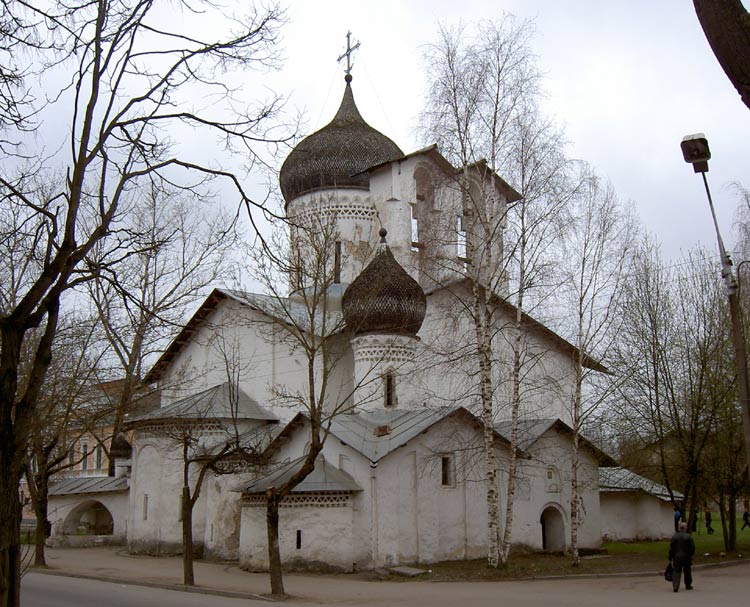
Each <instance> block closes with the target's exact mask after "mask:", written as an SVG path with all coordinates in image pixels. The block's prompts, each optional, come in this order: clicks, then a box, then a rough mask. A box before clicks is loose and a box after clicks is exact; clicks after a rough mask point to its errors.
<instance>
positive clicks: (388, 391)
mask: <svg viewBox="0 0 750 607" xmlns="http://www.w3.org/2000/svg"><path fill="white" fill-rule="evenodd" d="M383 382H384V384H385V385H384V388H385V408H386V409H391V408H393V407H395V406H396V378H395V377H394V376H393V373H392V372H390V371H389V372H388V373H386V374H385V375H384V376H383Z"/></svg>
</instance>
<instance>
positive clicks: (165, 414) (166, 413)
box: [128, 382, 279, 427]
mask: <svg viewBox="0 0 750 607" xmlns="http://www.w3.org/2000/svg"><path fill="white" fill-rule="evenodd" d="M168 419H169V420H174V419H179V420H200V419H255V420H265V421H272V422H277V421H279V419H278V418H277V417H276V416H275V415H274V414H273V413H271V412H270V411H268V410H266V409H264V408H263V407H261V406H260V405H259V404H258V401H256V400H255V399H253V398H250V397H249V396H248V395H247V394H246V393H245V392H244V391H243V390H242V389H238V390H237V395H236V396H233V395H232V394H231V387H230V384H229V383H228V382H225V383H223V384H219V385H217V386H213V387H212V388H208V389H207V390H203V391H201V392H198V393H196V394H191V395H190V396H186V397H185V398H181V399H179V400H176V401H175V402H173V403H171V404H169V405H167V406H165V407H160V408H159V409H156V410H155V411H151V412H149V413H144V414H142V415H138V416H136V417H133V418H130V419H128V426H130V427H132V426H134V425H139V424H142V423H144V422H150V421H157V420H158V421H163V420H168Z"/></svg>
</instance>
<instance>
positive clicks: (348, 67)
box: [336, 31, 359, 82]
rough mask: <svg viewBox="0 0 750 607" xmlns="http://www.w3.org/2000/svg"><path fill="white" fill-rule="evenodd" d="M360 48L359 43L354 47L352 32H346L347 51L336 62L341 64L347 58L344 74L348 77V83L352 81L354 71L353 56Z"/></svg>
mask: <svg viewBox="0 0 750 607" xmlns="http://www.w3.org/2000/svg"><path fill="white" fill-rule="evenodd" d="M358 48H359V42H357V43H356V44H355V45H354V46H352V33H351V31H348V32H346V50H345V51H344V52H343V53H342V54H341V55H339V58H338V59H337V60H336V61H338V62H339V63H341V61H342V60H343V59H344V58H345V57H346V69H345V70H344V72H346V76H347V82H349V80H351V77H352V75H351V71H352V67H354V66H353V64H352V55H353V54H354V51H356V50H357V49H358Z"/></svg>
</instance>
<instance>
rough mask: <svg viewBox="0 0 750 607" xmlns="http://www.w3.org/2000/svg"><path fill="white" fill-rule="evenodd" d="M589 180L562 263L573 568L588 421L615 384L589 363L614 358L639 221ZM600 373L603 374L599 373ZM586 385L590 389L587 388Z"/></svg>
mask: <svg viewBox="0 0 750 607" xmlns="http://www.w3.org/2000/svg"><path fill="white" fill-rule="evenodd" d="M583 171H584V173H585V178H584V179H583V180H582V185H581V187H580V188H579V193H578V195H577V196H576V197H574V198H573V200H571V204H570V207H569V210H570V217H571V222H570V225H569V231H568V233H567V234H566V237H565V239H564V241H563V242H564V246H563V251H562V252H563V259H562V260H561V267H562V268H563V272H564V274H565V283H564V285H563V289H564V291H565V299H566V300H567V301H566V303H567V305H566V306H564V308H563V309H569V310H570V312H571V314H570V317H571V318H572V319H573V323H574V326H572V327H571V329H572V330H573V331H574V333H575V338H574V339H573V340H572V343H573V345H575V346H576V354H575V359H574V370H573V373H574V389H573V394H572V397H571V401H572V402H571V406H570V409H571V419H572V428H573V450H572V456H571V470H570V483H571V497H570V550H571V554H572V559H573V566H578V565H580V556H579V553H578V529H579V527H580V524H581V522H582V512H581V509H580V500H581V495H580V478H579V466H580V460H579V447H580V441H581V434H582V430H583V427H584V424H585V423H586V421H587V420H588V419H589V418H590V416H591V415H592V414H593V413H594V412H595V411H596V409H597V407H598V406H599V405H601V403H602V402H603V400H605V399H606V398H607V396H608V393H609V391H610V390H611V389H612V386H613V384H612V382H611V381H609V380H608V379H607V380H605V381H603V382H602V381H598V382H589V381H587V380H588V379H589V376H590V375H591V374H592V373H593V372H594V371H593V369H592V368H591V365H587V364H586V356H587V355H589V356H591V355H593V356H594V357H595V358H596V359H597V360H598V361H599V362H600V363H604V364H605V365H606V361H607V360H608V359H609V358H612V356H613V348H614V346H615V344H616V340H617V338H618V334H619V329H620V323H621V316H620V314H619V306H618V305H617V304H618V302H619V299H620V297H621V296H622V291H623V287H624V282H625V280H627V278H628V277H629V276H630V274H631V272H632V267H631V263H630V260H631V256H632V254H633V250H634V247H635V243H636V238H637V235H638V231H637V223H636V221H635V219H634V218H633V216H632V214H629V213H628V211H627V210H626V209H624V208H623V207H622V206H621V205H620V204H619V203H618V201H617V197H616V195H615V193H614V191H613V189H612V186H611V184H609V183H606V182H602V181H601V180H600V179H599V178H598V177H597V176H596V175H594V174H592V173H591V172H590V169H588V168H587V167H583ZM597 375H599V373H597ZM584 388H587V390H586V391H584Z"/></svg>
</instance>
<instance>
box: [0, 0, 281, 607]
mask: <svg viewBox="0 0 750 607" xmlns="http://www.w3.org/2000/svg"><path fill="white" fill-rule="evenodd" d="M163 6H164V4H157V3H155V2H151V1H140V2H137V1H133V2H130V1H127V0H98V1H96V2H83V1H80V2H79V1H75V2H72V3H71V2H68V3H63V2H56V1H55V0H49V1H40V2H35V1H30V2H15V3H10V4H8V3H4V6H3V7H4V9H7V11H8V12H4V14H3V19H4V21H3V23H4V24H5V23H7V19H8V16H9V15H10V18H11V19H18V20H19V21H21V22H23V23H26V24H30V27H32V28H34V26H36V27H35V29H33V31H32V32H31V34H30V35H33V36H36V38H37V39H38V40H40V41H41V43H40V44H38V45H36V46H34V47H33V48H32V51H31V52H32V53H35V54H33V55H32V61H33V63H34V64H35V65H38V66H39V69H40V70H42V69H44V70H45V72H44V76H45V78H47V80H45V81H46V82H49V83H53V82H57V83H59V82H61V81H62V82H64V84H63V85H62V86H61V87H60V89H59V90H57V91H48V94H45V95H39V97H38V102H37V105H36V106H33V105H32V106H31V108H30V111H31V112H32V113H33V112H34V111H39V112H41V111H42V110H44V111H45V112H47V114H46V115H50V114H52V113H54V122H55V123H56V124H57V125H59V127H60V128H61V129H63V131H64V130H65V129H67V132H63V133H62V135H61V136H60V137H59V139H58V140H54V138H53V137H54V135H53V134H51V136H50V138H49V139H47V138H45V139H44V140H42V139H41V138H34V137H30V138H28V139H26V140H24V141H22V142H21V143H22V144H23V147H21V148H20V149H19V151H18V152H17V153H18V157H17V162H13V163H11V162H9V163H6V164H4V165H3V168H2V171H1V172H0V205H1V208H0V215H2V216H5V215H6V214H7V215H9V216H12V217H13V218H14V219H15V221H16V223H15V225H13V226H12V228H11V230H10V231H3V233H2V235H1V236H0V241H2V242H5V241H7V240H8V239H11V238H16V235H17V234H19V233H21V234H23V236H24V238H23V240H22V242H21V248H20V249H19V250H18V251H16V254H15V256H14V260H13V263H14V264H15V266H16V267H18V268H23V274H22V275H21V276H16V277H15V282H14V285H15V288H16V290H15V293H14V294H13V295H12V296H7V295H6V294H5V293H3V299H4V301H7V302H9V303H8V304H7V305H5V307H4V309H3V311H2V313H1V315H0V606H2V607H8V606H16V605H18V604H19V600H20V560H19V555H20V551H19V547H20V527H19V525H20V503H19V495H18V484H19V481H20V479H21V475H22V473H23V462H24V458H25V454H26V451H27V446H28V440H29V429H30V427H31V423H32V420H33V418H34V416H35V414H36V409H37V401H38V398H39V395H40V390H41V386H42V385H43V384H44V376H45V373H46V370H47V368H48V367H49V364H50V361H51V359H52V357H53V355H54V348H53V345H54V336H55V333H56V330H57V325H58V320H59V314H60V311H61V306H62V305H63V304H64V299H65V294H66V293H67V292H68V291H69V290H70V289H73V288H75V287H76V286H78V285H80V284H81V283H82V282H83V281H86V280H89V279H90V277H91V276H92V275H95V274H96V273H97V271H98V269H99V264H101V263H102V260H103V258H104V255H102V254H98V255H97V256H96V259H97V261H96V263H93V262H92V260H91V255H92V252H93V251H94V249H95V248H96V247H97V246H98V245H99V244H100V242H101V241H102V239H103V238H104V237H105V236H110V239H109V243H110V247H111V253H110V254H109V255H108V256H107V257H108V258H109V259H113V258H116V257H117V255H118V253H119V252H120V251H121V250H122V248H121V247H123V248H126V249H127V248H128V247H127V245H128V242H129V241H130V240H131V237H132V235H131V234H130V233H128V232H127V231H121V230H119V229H118V228H119V225H120V221H121V220H122V210H123V206H124V205H125V204H126V203H127V202H128V201H129V200H131V195H132V194H133V192H134V189H133V188H134V186H136V185H138V184H142V183H144V182H149V181H154V182H156V183H169V184H171V185H172V186H174V187H176V188H178V189H182V190H187V191H195V190H202V191H203V192H204V193H205V194H206V195H207V196H208V197H210V194H211V189H210V186H211V185H212V182H213V185H215V184H216V183H217V182H219V181H224V182H226V183H227V184H228V185H229V187H230V188H233V191H234V195H235V200H236V201H237V202H238V203H239V204H242V205H244V206H246V207H247V208H248V209H250V210H251V211H253V212H257V211H258V210H260V209H261V208H262V203H260V202H256V201H254V200H253V198H252V197H251V196H250V195H249V194H248V193H247V192H246V191H245V189H244V187H243V185H242V181H241V180H240V179H239V178H238V177H237V175H235V174H234V173H233V172H232V171H231V170H228V169H227V168H226V166H222V164H221V163H220V161H219V159H220V157H221V156H220V152H219V150H217V153H216V154H214V156H213V158H212V160H211V161H210V162H206V161H204V160H202V159H201V158H199V157H198V154H197V153H196V151H195V150H190V149H188V148H187V146H181V147H180V146H178V145H177V138H173V137H170V135H169V133H170V131H172V129H175V128H178V127H183V128H184V127H188V129H194V131H193V132H196V133H200V136H201V137H202V142H203V144H204V146H210V145H212V144H214V143H217V144H218V145H219V146H220V145H221V144H226V145H227V146H229V147H231V148H234V149H237V150H238V151H241V153H242V154H243V155H244V156H245V158H246V159H247V164H248V165H250V164H252V162H253V161H261V160H262V158H263V151H262V149H261V148H262V145H263V144H264V143H265V142H269V141H270V142H274V141H278V140H279V139H282V138H283V135H278V136H277V135H276V132H275V131H273V130H272V128H273V127H274V125H275V124H276V123H275V121H274V118H275V116H276V115H277V113H278V111H279V109H280V101H279V99H278V98H277V97H276V96H271V97H270V98H269V99H266V100H258V101H257V103H256V104H255V106H254V107H253V104H248V103H247V102H244V101H242V100H241V99H236V94H235V93H236V91H234V90H233V89H232V87H231V86H229V85H228V84H227V83H226V78H225V76H226V73H227V70H230V69H248V70H253V69H267V68H269V67H273V66H274V65H275V64H276V63H277V58H276V55H275V43H276V36H277V32H278V27H279V25H280V22H281V18H282V14H281V11H280V10H279V9H278V8H277V7H276V6H273V5H271V6H270V7H268V8H267V9H259V10H255V9H254V8H253V7H252V6H251V7H249V8H248V13H249V14H248V15H246V16H237V18H236V19H233V15H232V14H231V13H229V12H228V11H222V10H218V8H217V7H215V6H214V5H213V4H211V3H208V2H205V3H203V2H199V3H197V4H196V3H182V2H180V3H177V4H174V3H173V4H171V5H169V7H168V10H169V11H170V13H169V15H170V16H171V18H169V19H165V18H164V13H163V12H161V13H159V9H161V8H162V7H163ZM204 10H205V11H206V12H205V13H204V12H203V11H204ZM197 15H199V18H200V20H201V22H203V23H205V20H206V19H208V18H209V16H212V17H216V18H217V19H219V21H217V22H216V26H215V27H210V28H202V29H201V30H200V31H199V33H197V34H196V33H194V32H191V31H188V30H186V29H180V28H181V26H182V23H183V22H182V18H183V17H184V18H185V19H187V20H189V19H190V18H191V17H194V16H197ZM222 20H223V21H222ZM230 27H231V28H232V29H233V31H232V32H229V31H228V30H229V29H230ZM194 29H195V30H196V31H197V29H198V28H194ZM6 32H7V30H6V29H3V31H2V35H3V47H4V48H5V46H6V45H5V42H6V41H7V40H8V37H7V34H6ZM4 57H6V58H7V55H4ZM207 95H208V96H212V102H211V104H210V105H209V106H208V107H201V103H202V102H201V101H200V100H201V99H206V98H207V97H206V96H207ZM233 98H234V99H233ZM191 99H193V101H190V100H191ZM48 100H51V101H48ZM232 101H236V103H235V104H233V103H232ZM32 102H33V100H32ZM248 106H249V107H248ZM2 128H3V129H4V130H3V133H2V135H3V141H16V140H22V139H23V132H22V128H23V126H22V125H19V123H18V122H17V121H13V120H11V121H10V123H7V122H4V123H3V125H2ZM58 133H59V131H58ZM41 141H44V143H45V144H46V145H47V146H49V147H48V148H44V149H39V148H35V147H34V146H35V145H38V144H39V143H40V142H41ZM217 147H218V146H217ZM49 150H53V151H55V150H59V151H58V152H50V151H49ZM204 157H205V156H204ZM43 164H44V165H53V166H52V168H53V169H55V170H57V172H59V173H60V174H64V175H65V178H64V179H61V180H59V181H58V182H56V183H55V187H54V189H53V191H52V192H51V193H49V192H44V191H41V190H39V189H38V188H36V187H35V182H34V178H35V176H36V175H37V174H38V172H39V170H40V166H41V165H43ZM10 209H12V211H11V210H10ZM2 263H3V264H6V263H8V261H7V260H3V261H2ZM5 288H6V285H2V286H0V289H2V290H3V291H4V290H5ZM32 330H37V331H38V334H39V340H38V342H37V344H36V346H35V348H34V351H33V352H32V353H31V361H30V363H29V373H28V380H27V381H23V382H22V381H21V378H20V376H19V367H20V365H21V355H22V352H23V351H24V342H25V340H26V339H27V336H28V335H29V332H30V331H32Z"/></svg>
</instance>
